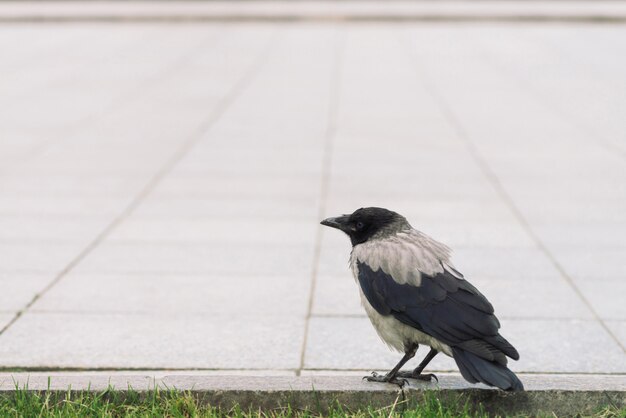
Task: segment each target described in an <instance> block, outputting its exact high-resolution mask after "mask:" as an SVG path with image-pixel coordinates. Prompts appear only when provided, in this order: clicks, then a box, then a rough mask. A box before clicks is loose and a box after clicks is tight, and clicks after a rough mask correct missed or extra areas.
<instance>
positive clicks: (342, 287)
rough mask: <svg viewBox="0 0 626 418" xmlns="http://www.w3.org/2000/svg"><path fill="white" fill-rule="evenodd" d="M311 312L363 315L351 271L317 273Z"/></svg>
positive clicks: (357, 289)
mask: <svg viewBox="0 0 626 418" xmlns="http://www.w3.org/2000/svg"><path fill="white" fill-rule="evenodd" d="M312 313H313V314H314V315H320V316H329V315H330V316H341V315H357V316H364V315H365V311H364V310H363V307H362V306H361V300H360V297H359V288H358V285H357V284H356V282H355V281H354V279H353V278H352V273H350V272H345V273H344V274H343V275H338V276H329V275H323V274H322V275H318V277H317V280H316V282H315V295H314V298H313V309H312Z"/></svg>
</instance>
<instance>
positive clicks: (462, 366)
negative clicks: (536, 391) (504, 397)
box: [452, 347, 524, 391]
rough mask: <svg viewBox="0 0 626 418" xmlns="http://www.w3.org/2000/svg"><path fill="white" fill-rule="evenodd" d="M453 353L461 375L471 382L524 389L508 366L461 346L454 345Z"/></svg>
mask: <svg viewBox="0 0 626 418" xmlns="http://www.w3.org/2000/svg"><path fill="white" fill-rule="evenodd" d="M452 353H453V354H454V360H455V361H456V364H457V366H459V370H460V371H461V375H463V377H464V378H465V380H467V381H468V382H470V383H478V382H481V383H484V384H486V385H489V386H495V387H498V388H500V389H502V390H511V391H518V390H524V385H523V384H522V382H521V381H520V380H519V378H518V377H517V376H516V375H515V373H513V372H512V371H511V370H509V369H508V368H507V367H506V366H503V365H502V364H499V363H497V362H494V361H489V360H485V359H483V358H481V357H478V356H477V355H475V354H472V353H470V352H468V351H465V350H463V349H460V348H456V347H453V348H452Z"/></svg>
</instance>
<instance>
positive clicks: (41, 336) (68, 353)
mask: <svg viewBox="0 0 626 418" xmlns="http://www.w3.org/2000/svg"><path fill="white" fill-rule="evenodd" d="M303 325H304V320H303V319H301V318H286V317H285V316H276V315H274V316H270V315H264V316H260V315H247V316H244V315H240V316H233V315H232V314H228V313H226V314H218V315H185V314H177V315H173V314H135V315H129V314H100V313H93V314H91V313H90V314H86V313H73V314H66V313H46V314H41V313H27V314H25V315H24V316H23V317H22V318H21V319H20V320H19V321H18V322H17V323H15V324H14V325H13V326H12V327H11V328H9V329H8V330H7V331H5V332H4V333H3V334H2V345H1V346H0V356H2V364H3V366H4V367H12V368H18V367H30V368H42V367H44V368H53V369H54V368H82V369H89V368H110V369H125V368H139V369H141V368H157V369H158V368H161V369H170V368H189V369H193V368H207V369H219V368H226V369H241V368H260V369H289V368H296V367H297V366H298V364H299V361H300V355H299V354H300V353H299V349H300V346H301V344H302V337H303V336H302V330H303ZM23 347H30V348H29V349H28V350H24V349H23ZM277 347H280V349H279V350H277V349H276V348H277ZM252 365H254V366H252Z"/></svg>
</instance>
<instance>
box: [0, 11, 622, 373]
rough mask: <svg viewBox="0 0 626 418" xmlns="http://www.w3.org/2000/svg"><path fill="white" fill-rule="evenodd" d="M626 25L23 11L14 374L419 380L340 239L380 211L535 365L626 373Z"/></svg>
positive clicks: (1, 363) (14, 181)
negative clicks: (446, 269)
mask: <svg viewBox="0 0 626 418" xmlns="http://www.w3.org/2000/svg"><path fill="white" fill-rule="evenodd" d="M624 22H626V2H622V1H617V0H615V1H569V0H559V1H551V2H544V1H498V0H490V1H469V0H468V1H419V0H415V1H393V2H373V1H357V0H354V1H341V2H336V1H330V0H328V1H264V0H258V1H250V2H246V1H234V2H226V1H222V2H219V1H215V2H213V1H189V2H175V1H137V2H106V1H104V2H90V1H84V2H81V1H66V2H51V1H36V2H29V1H19V2H10V1H0V371H2V372H4V375H0V377H2V376H4V377H3V378H2V379H4V380H2V379H0V381H1V382H4V383H7V382H9V383H10V384H12V381H10V380H7V379H8V377H6V376H8V375H9V374H13V373H15V372H18V371H21V372H26V373H45V374H51V373H68V372H81V371H103V372H107V373H109V372H112V371H121V372H136V371H145V370H149V373H159V372H160V371H161V370H162V371H164V373H165V372H166V373H174V372H180V373H192V372H197V373H203V374H211V373H218V374H237V373H239V374H259V375H271V374H274V375H275V374H278V375H300V374H302V375H305V374H351V373H354V374H358V375H362V374H364V373H366V372H369V371H370V370H373V369H378V370H384V369H385V368H387V367H390V366H393V365H394V364H395V363H396V361H397V360H398V355H397V354H395V353H391V352H389V351H388V349H387V348H386V347H385V346H384V344H383V343H382V342H380V341H379V340H378V337H377V336H376V334H375V332H374V330H373V328H372V327H371V325H370V324H369V321H368V319H367V318H366V317H365V315H364V312H363V310H362V308H361V307H360V306H359V297H358V290H357V287H356V285H355V283H354V281H353V279H352V277H351V273H350V271H349V269H348V263H347V261H348V256H349V252H350V244H349V241H348V239H347V238H346V237H345V236H342V235H341V234H340V233H339V232H337V231H334V230H323V229H322V227H321V226H320V225H319V221H320V220H321V219H323V218H324V217H327V216H333V215H338V214H343V213H350V212H352V211H353V210H355V209H357V208H359V207H363V206H382V207H386V208H389V209H392V210H395V211H397V212H400V213H401V214H403V215H405V216H406V217H407V218H408V219H409V221H410V222H411V223H412V225H413V226H414V227H415V228H417V229H419V230H421V231H423V232H425V233H427V234H429V235H431V236H433V237H434V238H436V239H438V240H440V241H442V242H444V243H446V244H448V245H449V246H451V247H452V248H453V249H454V250H455V253H454V258H453V260H454V262H455V264H456V266H457V268H458V269H459V270H461V271H462V272H464V274H465V276H466V277H467V278H468V279H469V280H470V281H471V282H472V283H474V284H475V285H476V286H477V287H478V288H479V289H481V291H482V292H483V293H484V294H485V295H486V296H487V297H488V298H489V299H490V300H491V301H492V303H493V304H494V306H495V308H496V313H497V314H498V316H499V317H500V318H501V320H502V321H501V322H502V324H503V335H505V336H506V338H508V339H509V340H510V341H511V342H512V343H513V344H514V345H515V346H517V348H518V349H519V351H520V353H521V355H522V358H521V360H520V361H519V362H514V363H515V364H512V368H513V370H516V371H518V372H522V373H534V374H536V373H572V374H589V373H601V374H624V373H626V356H625V355H624V346H625V345H626V304H624V295H625V294H626V133H625V132H626V117H625V116H626V101H625V99H624V98H625V97H626V78H625V77H624V74H626V26H625V25H624ZM423 354H425V353H424V352H420V353H418V357H421V356H422V355H423ZM443 357H444V356H439V357H437V358H436V359H435V360H434V361H433V363H431V364H432V369H433V370H435V371H439V372H446V371H456V366H455V365H454V363H453V362H452V361H451V360H450V359H447V358H443Z"/></svg>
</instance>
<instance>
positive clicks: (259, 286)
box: [32, 272, 310, 318]
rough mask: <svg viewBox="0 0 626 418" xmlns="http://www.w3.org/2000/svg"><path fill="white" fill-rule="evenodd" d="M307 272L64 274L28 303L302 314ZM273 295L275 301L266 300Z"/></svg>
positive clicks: (95, 309)
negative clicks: (239, 274) (281, 274)
mask: <svg viewBox="0 0 626 418" xmlns="http://www.w3.org/2000/svg"><path fill="white" fill-rule="evenodd" d="M309 285H310V274H309V273H308V272H303V273H302V274H301V275H299V276H296V275H294V276H280V275H278V274H273V275H270V276H266V277H262V276H259V275H249V276H238V275H213V274H203V275H183V274H178V275H177V274H172V275H151V274H143V275H130V274H80V273H74V274H70V275H69V276H68V277H66V278H64V279H63V280H62V281H61V282H60V283H59V284H58V285H57V286H55V287H54V288H52V289H51V290H50V291H49V292H48V293H46V294H45V296H43V297H42V298H41V299H40V300H38V301H37V303H36V304H35V305H34V306H33V308H32V310H33V311H35V312H38V311H42V312H75V313H81V312H83V313H120V314H123V313H126V314H153V315H157V314H174V315H176V314H185V315H201V316H204V315H220V314H222V313H225V312H231V313H232V315H233V316H241V315H244V316H245V315H285V316H288V317H289V316H293V317H296V318H302V317H304V316H305V315H306V307H307V301H308V292H309ZM271 300H275V301H280V302H279V303H270V302H268V301H271Z"/></svg>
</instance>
